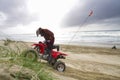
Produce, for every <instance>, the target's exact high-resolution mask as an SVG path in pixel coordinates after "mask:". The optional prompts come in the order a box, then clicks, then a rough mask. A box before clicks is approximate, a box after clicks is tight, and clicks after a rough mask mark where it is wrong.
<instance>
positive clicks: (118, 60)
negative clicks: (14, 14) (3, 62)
mask: <svg viewBox="0 0 120 80" xmlns="http://www.w3.org/2000/svg"><path fill="white" fill-rule="evenodd" d="M0 44H3V42H1V43H0ZM17 44H18V45H19V46H21V45H23V44H21V43H17ZM31 44H32V43H29V42H27V43H25V45H26V46H27V47H28V48H30V47H31ZM11 46H14V43H12V45H11ZM22 48H23V47H22ZM60 51H61V52H64V53H66V54H68V56H67V57H66V59H64V60H62V61H63V62H65V64H66V66H67V67H66V71H65V72H58V71H56V70H54V69H50V72H51V73H52V74H53V76H54V77H55V78H57V79H58V80H120V49H116V50H114V49H111V48H110V47H108V48H106V47H105V48H104V47H90V46H89V47H88V46H78V45H77V46H73V45H60Z"/></svg>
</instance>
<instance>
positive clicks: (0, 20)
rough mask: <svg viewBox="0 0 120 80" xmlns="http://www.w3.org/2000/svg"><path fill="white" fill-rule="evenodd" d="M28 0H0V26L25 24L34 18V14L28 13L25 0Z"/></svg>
mask: <svg viewBox="0 0 120 80" xmlns="http://www.w3.org/2000/svg"><path fill="white" fill-rule="evenodd" d="M27 1H28V0H0V28H1V29H3V28H7V27H15V26H17V25H18V24H21V25H25V24H29V23H30V22H32V21H33V20H35V16H33V15H32V14H29V11H28V10H27V5H26V2H27Z"/></svg>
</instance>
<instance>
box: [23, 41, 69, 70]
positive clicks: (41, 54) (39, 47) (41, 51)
mask: <svg viewBox="0 0 120 80" xmlns="http://www.w3.org/2000/svg"><path fill="white" fill-rule="evenodd" d="M32 46H33V47H34V48H33V49H30V50H27V51H26V52H25V55H24V56H25V57H26V58H30V59H31V60H32V61H37V59H38V58H40V59H43V60H46V61H48V62H49V64H51V65H52V66H53V68H55V69H56V70H58V71H60V72H63V71H65V68H66V66H65V63H64V62H62V61H59V60H58V59H65V57H66V56H67V54H64V53H62V52H59V46H58V45H54V46H53V49H57V50H52V51H51V54H48V53H47V45H46V44H45V43H42V42H39V43H37V44H33V45H32ZM50 56H51V59H50Z"/></svg>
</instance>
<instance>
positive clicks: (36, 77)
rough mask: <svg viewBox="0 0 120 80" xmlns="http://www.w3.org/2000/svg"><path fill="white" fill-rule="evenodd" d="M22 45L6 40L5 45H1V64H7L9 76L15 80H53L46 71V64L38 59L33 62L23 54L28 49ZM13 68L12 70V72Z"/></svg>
mask: <svg viewBox="0 0 120 80" xmlns="http://www.w3.org/2000/svg"><path fill="white" fill-rule="evenodd" d="M11 43H12V45H11ZM19 44H20V43H19ZM13 45H14V48H13ZM22 45H23V44H22ZM22 45H19V46H17V44H16V42H14V43H13V41H12V40H5V41H4V43H3V45H2V46H0V64H4V66H7V68H6V69H8V73H9V74H10V75H9V76H10V77H12V79H15V80H53V77H52V76H51V75H50V73H49V72H47V71H45V66H46V64H44V63H40V62H38V61H34V62H33V61H31V60H30V59H26V58H25V57H24V56H23V54H24V52H23V51H25V50H27V49H26V48H25V46H22ZM11 46H12V47H11ZM21 48H23V49H21ZM14 66H15V67H14ZM11 68H13V71H12V72H10V69H11ZM18 69H19V70H18ZM3 70H4V67H3ZM1 75H2V74H1ZM5 77H7V76H5ZM0 79H2V78H0ZM12 79H11V80H12Z"/></svg>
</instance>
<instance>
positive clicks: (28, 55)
mask: <svg viewBox="0 0 120 80" xmlns="http://www.w3.org/2000/svg"><path fill="white" fill-rule="evenodd" d="M23 53H24V57H25V58H26V59H28V60H31V61H37V52H36V51H35V50H33V49H31V50H27V51H24V52H23Z"/></svg>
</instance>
